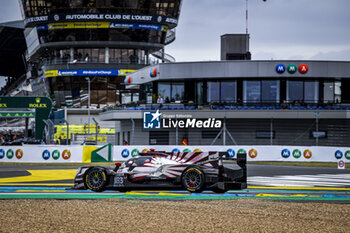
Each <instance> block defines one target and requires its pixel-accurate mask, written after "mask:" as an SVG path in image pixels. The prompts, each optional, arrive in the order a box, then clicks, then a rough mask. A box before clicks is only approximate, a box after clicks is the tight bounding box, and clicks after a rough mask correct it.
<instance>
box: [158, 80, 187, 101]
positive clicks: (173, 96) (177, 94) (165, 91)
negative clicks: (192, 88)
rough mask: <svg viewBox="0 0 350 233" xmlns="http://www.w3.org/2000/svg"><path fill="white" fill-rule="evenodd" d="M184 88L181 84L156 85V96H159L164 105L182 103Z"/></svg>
mask: <svg viewBox="0 0 350 233" xmlns="http://www.w3.org/2000/svg"><path fill="white" fill-rule="evenodd" d="M184 92H185V86H184V83H182V82H173V83H170V82H169V83H167V82H165V83H158V95H161V96H162V97H163V99H164V102H165V103H170V102H175V101H183V99H184Z"/></svg>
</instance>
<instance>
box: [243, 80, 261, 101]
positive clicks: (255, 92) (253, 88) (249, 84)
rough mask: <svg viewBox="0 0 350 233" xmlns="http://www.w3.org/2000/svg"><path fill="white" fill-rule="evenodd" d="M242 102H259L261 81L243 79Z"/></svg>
mask: <svg viewBox="0 0 350 233" xmlns="http://www.w3.org/2000/svg"><path fill="white" fill-rule="evenodd" d="M243 93H244V96H243V102H244V103H260V101H261V82H260V81H244V82H243Z"/></svg>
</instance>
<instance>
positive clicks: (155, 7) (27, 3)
mask: <svg viewBox="0 0 350 233" xmlns="http://www.w3.org/2000/svg"><path fill="white" fill-rule="evenodd" d="M22 2H23V9H24V13H25V15H26V17H33V16H38V15H48V14H60V13H64V14H69V13H81V14H86V13H115V12H119V13H130V14H145V15H161V16H171V17H174V18H178V17H179V13H180V6H181V1H179V0H22Z"/></svg>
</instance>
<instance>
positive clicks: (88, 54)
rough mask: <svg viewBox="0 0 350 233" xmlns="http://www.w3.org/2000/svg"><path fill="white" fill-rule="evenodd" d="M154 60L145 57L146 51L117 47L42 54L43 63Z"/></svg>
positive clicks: (147, 62) (60, 50)
mask: <svg viewBox="0 0 350 233" xmlns="http://www.w3.org/2000/svg"><path fill="white" fill-rule="evenodd" d="M107 50H108V51H107ZM153 61H154V60H152V59H149V58H147V56H146V51H145V50H141V49H117V48H74V49H72V50H71V49H55V50H53V51H47V52H46V53H45V54H43V64H44V65H46V64H66V63H72V62H73V63H118V64H145V65H147V64H150V63H151V62H153Z"/></svg>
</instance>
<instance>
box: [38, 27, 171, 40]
mask: <svg viewBox="0 0 350 233" xmlns="http://www.w3.org/2000/svg"><path fill="white" fill-rule="evenodd" d="M38 37H39V40H40V43H42V44H43V43H49V42H62V41H133V42H141V41H142V42H147V43H158V44H163V43H164V42H165V38H166V32H163V31H156V30H146V29H118V28H109V29H103V28H99V29H85V28H83V29H60V30H53V31H45V30H42V31H38Z"/></svg>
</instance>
